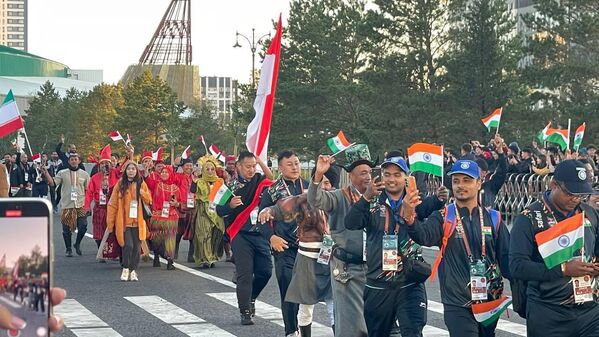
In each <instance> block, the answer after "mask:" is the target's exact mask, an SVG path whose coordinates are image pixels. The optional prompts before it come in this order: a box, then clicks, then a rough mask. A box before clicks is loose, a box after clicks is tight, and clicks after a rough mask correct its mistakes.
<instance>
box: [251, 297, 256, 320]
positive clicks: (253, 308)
mask: <svg viewBox="0 0 599 337" xmlns="http://www.w3.org/2000/svg"><path fill="white" fill-rule="evenodd" d="M250 314H251V315H252V317H254V316H256V299H255V298H252V300H251V301H250Z"/></svg>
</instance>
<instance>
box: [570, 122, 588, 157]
mask: <svg viewBox="0 0 599 337" xmlns="http://www.w3.org/2000/svg"><path fill="white" fill-rule="evenodd" d="M586 124H587V123H582V124H580V126H579V127H578V129H576V133H575V134H574V146H573V148H574V150H576V151H578V149H579V148H580V145H581V144H582V138H583V137H584V129H585V128H586Z"/></svg>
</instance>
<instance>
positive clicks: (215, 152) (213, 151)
mask: <svg viewBox="0 0 599 337" xmlns="http://www.w3.org/2000/svg"><path fill="white" fill-rule="evenodd" d="M208 151H210V154H212V155H213V156H214V158H216V159H218V160H220V161H222V162H223V163H224V162H225V156H224V155H223V153H222V151H221V150H219V149H218V147H216V145H214V144H210V147H209V148H208Z"/></svg>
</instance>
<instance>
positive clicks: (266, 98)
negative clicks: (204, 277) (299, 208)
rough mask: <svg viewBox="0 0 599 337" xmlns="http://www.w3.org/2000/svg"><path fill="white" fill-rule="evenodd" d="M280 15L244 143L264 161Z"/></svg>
mask: <svg viewBox="0 0 599 337" xmlns="http://www.w3.org/2000/svg"><path fill="white" fill-rule="evenodd" d="M281 34H282V24H281V16H280V15H279V22H278V23H277V33H276V34H275V37H274V38H273V39H272V41H271V43H270V46H269V47H268V50H267V51H266V55H265V56H264V61H262V68H261V70H260V82H259V83H258V89H257V90H256V100H255V101H254V110H255V111H256V116H255V117H254V119H253V120H252V122H251V123H250V125H248V129H247V136H246V140H245V144H246V146H247V148H248V150H249V151H251V152H253V153H254V154H255V155H256V156H258V157H259V158H260V159H262V160H263V161H264V162H266V159H267V158H266V156H267V152H268V138H269V136H270V125H271V122H272V112H273V107H274V104H275V93H276V90H277V78H278V76H279V63H280V61H281Z"/></svg>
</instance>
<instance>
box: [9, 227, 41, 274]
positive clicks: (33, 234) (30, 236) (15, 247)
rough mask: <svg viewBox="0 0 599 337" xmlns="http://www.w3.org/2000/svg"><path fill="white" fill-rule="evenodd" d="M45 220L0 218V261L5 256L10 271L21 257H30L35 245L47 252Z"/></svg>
mask: <svg viewBox="0 0 599 337" xmlns="http://www.w3.org/2000/svg"><path fill="white" fill-rule="evenodd" d="M47 223H48V221H47V219H46V218H0V260H1V259H2V257H3V256H4V254H6V267H7V268H8V269H12V267H13V266H14V264H15V262H17V260H18V259H19V256H21V255H30V254H31V250H32V249H33V247H35V246H36V245H37V246H39V247H40V249H41V251H42V253H44V255H47V252H48V225H47Z"/></svg>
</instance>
